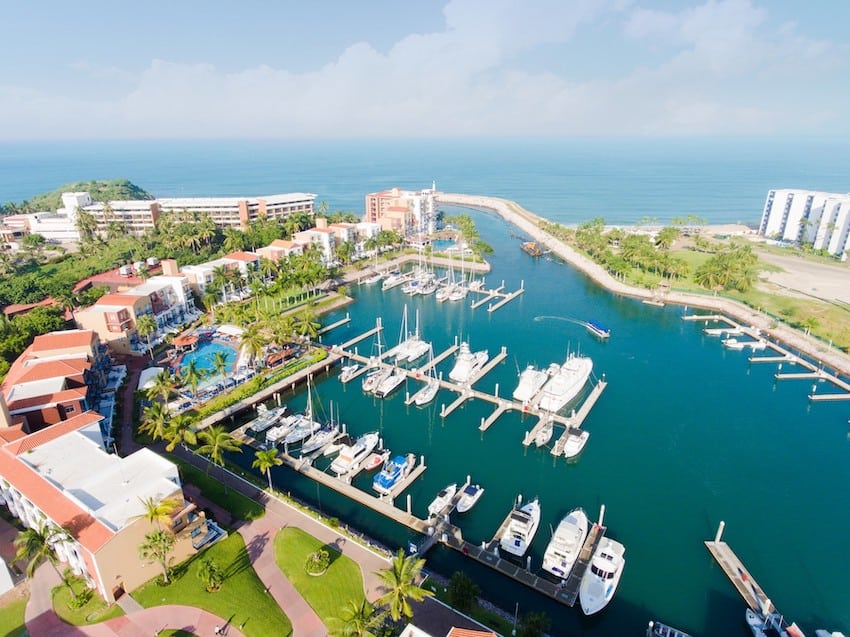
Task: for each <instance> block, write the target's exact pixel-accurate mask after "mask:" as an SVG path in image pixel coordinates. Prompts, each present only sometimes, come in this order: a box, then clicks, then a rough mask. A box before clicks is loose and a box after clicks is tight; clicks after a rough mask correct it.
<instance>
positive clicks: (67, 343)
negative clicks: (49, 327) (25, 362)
mask: <svg viewBox="0 0 850 637" xmlns="http://www.w3.org/2000/svg"><path fill="white" fill-rule="evenodd" d="M93 338H94V332H93V331H92V330H65V331H62V332H50V333H49V334H42V335H41V336H36V337H35V339H34V340H33V342H32V348H31V350H30V351H31V352H32V353H34V354H35V353H37V352H42V351H46V350H53V349H66V348H69V347H88V346H89V345H91V342H92V339H93Z"/></svg>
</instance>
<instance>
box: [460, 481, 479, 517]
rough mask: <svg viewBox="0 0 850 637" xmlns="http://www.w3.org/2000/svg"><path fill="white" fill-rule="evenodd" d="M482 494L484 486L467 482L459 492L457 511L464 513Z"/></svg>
mask: <svg viewBox="0 0 850 637" xmlns="http://www.w3.org/2000/svg"><path fill="white" fill-rule="evenodd" d="M482 495H484V487H482V486H481V485H480V484H468V485H466V486H465V487H464V488H463V491H461V494H460V500H458V501H457V512H458V513H466V512H467V511H469V510H470V509H471V508H472V507H474V506H475V503H476V502H478V500H479V499H480V498H481V496H482Z"/></svg>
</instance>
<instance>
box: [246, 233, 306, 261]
mask: <svg viewBox="0 0 850 637" xmlns="http://www.w3.org/2000/svg"><path fill="white" fill-rule="evenodd" d="M303 252H304V246H302V245H301V244H300V243H295V242H294V241H285V240H284V239H275V240H274V241H272V242H271V243H270V244H269V245H267V246H264V247H262V248H258V249H257V254H258V255H260V257H262V258H263V259H268V260H269V261H274V262H275V263H278V262H279V261H280V260H281V259H286V258H288V257H291V256H296V255H299V254H303Z"/></svg>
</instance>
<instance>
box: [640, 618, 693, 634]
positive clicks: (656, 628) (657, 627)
mask: <svg viewBox="0 0 850 637" xmlns="http://www.w3.org/2000/svg"><path fill="white" fill-rule="evenodd" d="M646 637H691V636H690V635H689V634H688V633H686V632H684V631H681V630H679V629H678V628H673V627H672V626H668V625H667V624H662V623H661V622H656V621H651V622H649V626H647V627H646Z"/></svg>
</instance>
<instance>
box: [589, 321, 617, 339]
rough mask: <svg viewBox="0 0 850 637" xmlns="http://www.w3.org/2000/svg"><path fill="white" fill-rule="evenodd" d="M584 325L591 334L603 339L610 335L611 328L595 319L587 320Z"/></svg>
mask: <svg viewBox="0 0 850 637" xmlns="http://www.w3.org/2000/svg"><path fill="white" fill-rule="evenodd" d="M585 326H586V327H587V330H588V331H589V332H590V333H591V334H593V335H594V336H598V337H599V338H602V339H605V338H608V337H609V336H611V330H610V329H608V328H607V327H605V326H604V325H602V324H601V323H597V322H596V321H588V322H587V323H585Z"/></svg>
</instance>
